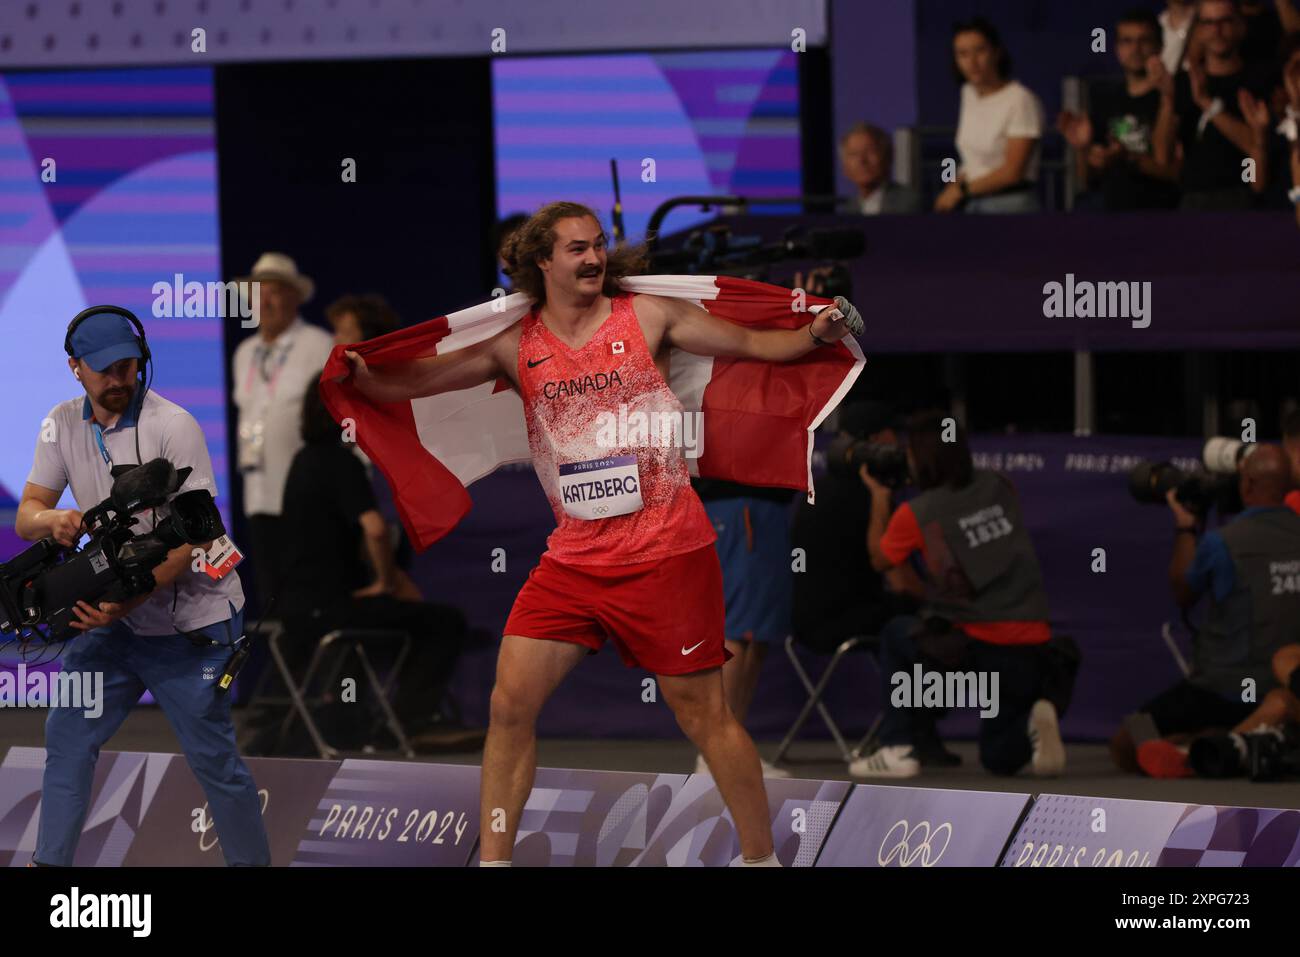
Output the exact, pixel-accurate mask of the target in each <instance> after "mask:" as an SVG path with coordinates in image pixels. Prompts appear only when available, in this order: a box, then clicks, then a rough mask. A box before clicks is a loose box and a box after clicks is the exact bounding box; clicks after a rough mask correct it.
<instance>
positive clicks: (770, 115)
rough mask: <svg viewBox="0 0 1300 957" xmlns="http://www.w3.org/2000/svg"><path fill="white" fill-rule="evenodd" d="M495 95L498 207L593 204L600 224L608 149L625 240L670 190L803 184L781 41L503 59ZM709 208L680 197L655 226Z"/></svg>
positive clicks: (793, 63) (682, 221)
mask: <svg viewBox="0 0 1300 957" xmlns="http://www.w3.org/2000/svg"><path fill="white" fill-rule="evenodd" d="M492 100H493V110H494V123H495V141H496V176H497V212H498V213H499V214H500V215H503V216H504V215H508V214H510V213H514V212H531V211H533V210H535V209H537V208H538V207H539V206H542V205H543V204H545V203H549V202H553V201H555V200H560V199H566V200H572V201H576V202H580V203H585V204H587V205H588V206H591V207H592V208H593V209H595V210H596V211H597V212H598V213H599V214H600V215H601V219H602V222H603V223H604V224H605V226H606V228H609V226H610V225H611V223H610V211H611V209H612V207H613V202H614V195H613V185H612V181H611V178H610V169H609V161H610V159H611V158H613V159H616V160H617V161H618V170H619V182H620V186H621V189H622V201H623V218H624V224H625V229H626V233H627V237H628V238H629V239H631V240H639V239H641V238H642V237H643V236H644V234H645V227H646V222H647V221H648V220H649V218H650V214H651V213H652V212H653V211H654V209H655V207H656V206H658V205H659V204H660V203H662V202H663V201H664V200H666V199H670V198H671V197H674V196H682V195H686V194H692V195H709V194H713V195H716V194H723V193H740V194H744V195H747V196H789V195H792V194H796V193H799V192H800V189H801V183H802V173H801V167H800V160H799V155H800V154H799V150H800V137H799V82H798V68H797V60H796V54H794V53H792V52H791V51H789V50H780V49H776V50H738V51H712V52H691V53H659V54H639V53H629V54H616V55H610V56H566V57H527V58H520V59H500V60H497V61H495V62H494V63H493V67H492ZM651 164H653V165H651ZM710 217H711V214H710V215H705V214H702V213H698V212H697V211H695V210H692V209H686V208H683V209H681V210H680V211H678V212H675V213H673V214H672V215H670V216H669V217H668V220H667V221H666V223H665V226H664V229H665V230H669V229H682V228H685V227H687V226H690V225H692V224H693V223H696V222H702V221H704V220H705V219H707V218H710Z"/></svg>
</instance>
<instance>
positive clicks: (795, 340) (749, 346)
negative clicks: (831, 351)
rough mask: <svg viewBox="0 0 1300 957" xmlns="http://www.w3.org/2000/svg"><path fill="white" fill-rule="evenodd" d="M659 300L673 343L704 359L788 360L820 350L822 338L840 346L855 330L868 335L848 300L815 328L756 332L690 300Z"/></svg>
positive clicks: (821, 317)
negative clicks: (712, 357) (709, 357)
mask: <svg viewBox="0 0 1300 957" xmlns="http://www.w3.org/2000/svg"><path fill="white" fill-rule="evenodd" d="M653 298H654V299H655V305H656V307H658V308H659V309H660V310H661V315H662V319H663V323H664V335H665V336H666V337H667V339H668V342H669V343H670V344H671V345H673V346H676V347H677V348H679V349H684V350H686V351H687V352H691V353H694V354H695V355H700V356H733V357H736V358H741V359H760V360H763V361H765V362H788V361H790V360H791V359H798V358H799V357H800V356H802V355H807V354H808V353H809V352H812V351H813V350H814V349H816V348H817V347H818V342H817V339H820V340H822V342H824V343H828V342H835V341H837V340H839V339H842V338H844V337H845V336H846V335H848V334H849V333H850V332H853V333H854V334H861V332H862V317H861V316H859V315H858V311H857V310H856V309H854V308H853V306H852V305H851V304H850V303H849V302H848V300H846V299H844V298H842V297H841V298H839V299H837V300H836V305H835V306H828V307H826V308H825V309H823V310H822V311H821V312H819V313H817V315H816V316H815V317H814V318H813V321H812V324H811V325H809V326H804V327H802V328H799V329H750V328H747V327H745V326H741V325H737V324H736V323H734V322H728V321H727V320H725V319H719V318H718V317H717V316H713V315H710V314H709V313H708V312H707V311H705V310H704V309H702V308H701V307H700V306H697V305H695V304H694V303H692V302H687V301H686V300H684V299H671V298H668V297H661V296H655V297H653ZM813 336H816V337H817V339H814V338H813Z"/></svg>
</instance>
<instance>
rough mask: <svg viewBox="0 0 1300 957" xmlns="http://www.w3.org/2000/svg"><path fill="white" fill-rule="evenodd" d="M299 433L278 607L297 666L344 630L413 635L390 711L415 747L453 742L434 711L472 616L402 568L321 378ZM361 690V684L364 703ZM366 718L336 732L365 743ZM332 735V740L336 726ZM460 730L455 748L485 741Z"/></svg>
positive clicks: (360, 715) (308, 398)
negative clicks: (420, 587) (423, 594)
mask: <svg viewBox="0 0 1300 957" xmlns="http://www.w3.org/2000/svg"><path fill="white" fill-rule="evenodd" d="M302 437H303V440H304V442H305V444H304V446H303V447H302V448H301V449H300V450H299V451H298V453H297V455H295V456H294V460H293V464H292V465H291V466H290V468H289V475H288V478H287V480H286V482H285V490H284V507H283V511H282V513H281V528H282V530H283V532H284V536H285V540H284V542H283V543H282V546H281V549H282V555H283V559H284V565H283V567H282V568H281V576H282V577H281V579H280V581H281V589H280V595H279V598H278V600H277V603H276V614H277V615H278V616H279V617H281V618H282V619H283V621H284V623H285V627H286V629H287V631H288V634H289V643H288V644H289V647H290V651H291V655H290V657H291V659H292V660H291V662H290V665H291V667H295V666H296V667H295V671H297V669H300V668H301V667H302V666H303V665H305V662H306V660H307V659H308V658H309V657H310V654H311V652H312V649H314V648H315V645H316V641H317V639H319V638H320V637H321V636H322V635H324V634H326V633H327V632H329V631H332V630H334V629H337V628H374V629H392V630H397V631H405V632H407V633H408V634H409V635H410V636H411V650H410V656H409V658H408V659H407V662H406V665H405V667H404V668H403V669H402V671H401V674H400V676H399V678H398V683H397V697H396V700H395V701H394V704H393V708H394V710H395V711H396V712H397V716H398V718H399V719H400V720H401V721H402V723H403V725H404V726H405V728H406V730H407V731H408V733H409V734H410V735H411V739H412V744H413V746H414V747H416V749H417V750H437V749H439V748H440V747H446V746H452V745H453V742H450V741H448V740H446V736H445V735H443V734H441V733H439V734H438V735H434V734H433V731H434V718H435V713H436V711H437V708H438V704H439V702H440V700H441V697H442V693H443V687H444V685H445V684H446V681H447V680H448V678H449V677H450V676H451V672H452V669H453V668H454V666H455V663H456V660H457V658H458V657H459V654H460V652H461V650H462V648H463V647H464V646H465V644H466V642H467V641H468V635H467V631H468V629H467V626H466V621H465V616H464V615H463V614H462V613H461V612H460V610H459V609H456V608H453V607H451V606H449V605H438V604H431V603H429V602H424V601H421V600H420V596H419V594H418V592H414V593H413V590H414V586H413V585H412V584H411V582H410V580H409V578H407V577H406V576H404V575H403V574H401V572H400V571H399V570H398V568H397V565H396V562H395V561H394V556H393V542H392V539H391V538H390V535H389V526H388V523H387V522H386V521H384V518H383V516H382V515H381V514H380V512H379V509H378V506H377V504H376V500H375V494H374V489H373V488H372V486H371V483H370V479H369V477H368V476H367V475H366V470H365V466H364V465H362V464H361V460H360V459H359V458H358V457H357V455H356V454H355V453H354V452H353V451H352V449H351V448H350V447H348V446H345V445H343V443H342V441H341V438H342V434H341V430H340V428H339V426H338V425H337V424H335V422H334V420H333V419H331V418H330V415H329V412H328V411H326V409H325V405H324V403H323V402H322V401H321V399H320V395H319V392H318V391H317V387H316V383H315V381H314V380H313V382H312V385H311V386H309V387H308V389H307V393H306V395H305V396H304V399H303V413H302ZM363 549H364V554H365V555H366V556H368V558H369V567H368V566H367V563H366V561H365V560H363V557H362V556H363ZM361 693H362V692H361V686H360V685H359V686H358V701H360V700H361ZM335 710H336V711H338V712H339V713H340V714H341V713H342V712H343V709H335ZM348 713H349V714H350V713H351V710H350V708H349V709H348ZM369 720H370V717H369V715H365V714H364V712H363V711H361V710H358V711H357V712H356V718H354V719H352V720H351V721H350V722H348V723H347V724H348V726H347V727H343V728H340V729H337V733H338V734H341V735H342V736H344V737H345V738H346V737H347V736H348V735H349V734H359V735H361V736H362V740H360V741H359V742H358V743H366V740H364V738H365V735H366V733H367V730H368V729H367V728H366V727H365V725H366V724H368V723H369ZM422 736H423V737H427V738H429V740H428V741H427V742H425V744H427V745H428V747H427V748H426V747H422V746H421V738H422ZM326 737H327V738H331V740H332V741H333V740H334V738H333V737H332V736H331V734H330V733H326ZM463 737H464V738H465V740H464V741H457V742H455V743H454V744H455V746H460V745H471V744H474V743H479V744H481V742H482V732H481V731H478V732H475V733H474V734H470V735H464V736H463ZM336 743H340V744H341V745H342V746H344V747H347V746H348V744H347V743H346V742H336Z"/></svg>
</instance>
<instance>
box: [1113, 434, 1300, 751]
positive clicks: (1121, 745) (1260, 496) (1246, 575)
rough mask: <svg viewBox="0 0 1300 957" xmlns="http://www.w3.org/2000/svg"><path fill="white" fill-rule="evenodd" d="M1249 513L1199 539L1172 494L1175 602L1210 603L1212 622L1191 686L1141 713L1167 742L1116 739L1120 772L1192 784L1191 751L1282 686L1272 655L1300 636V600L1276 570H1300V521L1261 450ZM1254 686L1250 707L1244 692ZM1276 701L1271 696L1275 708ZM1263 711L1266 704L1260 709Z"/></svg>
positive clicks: (1249, 462)
mask: <svg viewBox="0 0 1300 957" xmlns="http://www.w3.org/2000/svg"><path fill="white" fill-rule="evenodd" d="M1239 470H1240V480H1239V486H1240V489H1241V500H1242V503H1243V504H1244V505H1245V506H1246V508H1245V510H1244V511H1242V512H1241V514H1239V515H1238V516H1236V517H1235V518H1234V519H1232V521H1230V522H1228V523H1227V524H1226V525H1223V526H1221V527H1220V528H1218V529H1215V530H1212V531H1209V532H1206V533H1205V534H1204V535H1202V536H1200V539H1199V541H1198V539H1197V536H1198V534H1199V531H1200V523H1199V520H1198V519H1197V516H1196V515H1195V514H1193V513H1192V512H1190V511H1188V509H1187V508H1186V507H1184V506H1183V505H1182V504H1181V503H1180V502H1179V501H1178V499H1177V497H1176V493H1175V491H1174V490H1172V489H1171V490H1170V491H1169V492H1168V494H1167V495H1166V500H1167V501H1168V502H1169V508H1170V510H1171V511H1172V512H1173V515H1174V529H1175V531H1174V549H1173V556H1172V558H1171V559H1170V562H1169V582H1170V586H1171V587H1172V589H1173V593H1174V599H1175V600H1176V601H1177V602H1178V604H1179V605H1180V606H1181V607H1183V608H1191V607H1192V606H1193V605H1194V604H1196V602H1197V601H1199V600H1200V598H1201V597H1202V596H1203V595H1206V594H1208V595H1209V598H1210V608H1209V612H1208V614H1207V616H1206V620H1205V623H1204V624H1203V625H1202V626H1201V627H1200V628H1199V629H1197V631H1196V635H1195V637H1194V638H1193V640H1192V672H1191V675H1190V676H1189V677H1187V678H1186V679H1184V680H1183V681H1180V682H1179V683H1178V684H1176V685H1174V686H1173V687H1172V688H1170V689H1168V690H1167V691H1164V692H1163V693H1161V694H1159V695H1157V696H1156V697H1155V698H1153V699H1152V700H1150V701H1148V702H1147V703H1146V704H1144V705H1143V706H1142V707H1141V708H1140V709H1139V711H1140V712H1142V713H1145V714H1147V715H1149V716H1150V717H1151V720H1152V722H1153V723H1154V724H1155V729H1156V732H1157V733H1158V734H1159V736H1160V737H1158V738H1156V739H1154V740H1151V741H1146V742H1143V743H1142V744H1141V745H1140V746H1139V745H1138V744H1137V743H1136V742H1135V741H1134V740H1133V737H1132V735H1131V734H1130V732H1129V731H1128V730H1126V729H1121V730H1120V731H1119V732H1118V733H1117V734H1116V735H1115V736H1114V737H1113V738H1112V739H1111V756H1112V758H1113V759H1114V761H1115V763H1116V764H1117V765H1118V766H1119V767H1120V768H1121V769H1123V770H1127V771H1136V770H1137V769H1138V768H1139V767H1140V768H1141V769H1142V770H1143V771H1145V772H1146V773H1147V774H1149V775H1151V776H1152V777H1187V776H1189V775H1191V774H1192V773H1194V772H1193V771H1192V769H1191V767H1190V766H1189V764H1188V761H1187V747H1186V745H1187V743H1188V742H1189V741H1190V739H1191V738H1192V737H1193V736H1196V735H1199V734H1202V733H1205V732H1207V731H1212V730H1213V731H1224V730H1228V729H1246V728H1248V727H1249V726H1250V724H1251V722H1250V720H1249V719H1250V718H1251V716H1252V714H1253V713H1254V712H1256V710H1257V705H1256V701H1261V702H1267V701H1269V700H1270V699H1269V697H1268V693H1269V692H1270V691H1272V690H1273V689H1274V688H1276V687H1277V681H1276V680H1275V675H1274V671H1273V659H1274V657H1275V655H1276V654H1277V653H1278V652H1279V651H1280V650H1281V649H1282V648H1283V647H1284V646H1286V645H1287V644H1292V643H1295V642H1296V641H1297V638H1298V637H1300V592H1297V591H1296V590H1294V589H1293V588H1287V587H1280V586H1279V581H1283V580H1289V576H1290V573H1289V572H1286V573H1283V574H1281V575H1279V574H1278V573H1277V571H1276V570H1275V569H1274V568H1272V567H1271V566H1276V565H1287V564H1288V563H1291V562H1300V515H1297V514H1296V513H1295V512H1293V511H1292V510H1291V509H1289V508H1287V507H1286V505H1285V498H1286V493H1287V490H1288V489H1289V488H1290V469H1289V466H1288V463H1287V459H1286V456H1285V455H1284V454H1283V452H1282V450H1281V449H1280V448H1279V447H1278V446H1276V445H1260V446H1259V447H1258V448H1256V449H1255V451H1254V452H1252V453H1251V454H1250V455H1248V456H1246V457H1245V458H1244V459H1242V460H1241V464H1240V466H1239ZM1247 679H1249V680H1250V681H1252V682H1253V687H1254V691H1255V694H1254V695H1251V696H1250V700H1249V701H1247V700H1244V698H1245V697H1246V696H1245V695H1244V694H1243V691H1244V690H1245V688H1246V687H1247V685H1246V681H1247ZM1275 699H1276V696H1274V700H1275ZM1262 706H1263V705H1262V704H1261V705H1260V707H1262Z"/></svg>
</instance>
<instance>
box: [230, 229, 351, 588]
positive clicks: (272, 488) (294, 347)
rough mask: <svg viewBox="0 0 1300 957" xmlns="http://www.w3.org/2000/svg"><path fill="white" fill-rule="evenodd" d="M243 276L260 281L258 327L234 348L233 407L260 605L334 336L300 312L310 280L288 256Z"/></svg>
mask: <svg viewBox="0 0 1300 957" xmlns="http://www.w3.org/2000/svg"><path fill="white" fill-rule="evenodd" d="M242 281H245V282H247V281H253V282H256V283H257V284H258V287H257V288H258V291H259V296H258V298H257V302H258V309H257V312H256V313H255V314H254V315H255V316H256V317H257V333H256V334H255V335H253V336H250V337H249V338H247V339H245V340H244V341H243V342H241V343H240V344H239V346H238V347H237V348H236V349H235V357H234V388H233V390H232V394H233V395H234V397H235V405H236V406H237V407H238V409H239V436H238V438H239V441H238V450H239V460H238V461H239V470H240V472H241V473H242V474H243V477H244V514H245V515H246V516H247V517H248V523H249V534H250V536H251V539H250V542H249V544H250V546H251V548H250V554H249V556H248V557H249V558H250V559H251V561H252V565H253V572H254V581H255V582H256V584H257V594H258V599H259V602H260V604H261V607H262V608H263V609H265V608H266V605H267V602H269V601H270V599H271V597H272V596H273V595H275V593H276V591H277V585H278V580H279V540H278V535H279V529H278V526H279V519H280V508H281V498H282V496H283V494H284V483H285V479H286V478H287V477H288V475H289V465H290V463H291V462H292V461H293V457H294V454H295V453H296V452H297V451H298V449H299V448H300V447H301V446H302V436H301V433H300V431H299V424H300V422H301V421H302V396H303V392H304V391H305V390H306V388H307V385H308V383H309V382H310V381H312V380H314V379H315V377H316V376H317V375H318V374H319V373H320V369H321V367H322V366H323V365H325V360H326V359H327V358H328V357H329V354H330V349H331V348H332V347H333V345H334V340H333V337H332V336H331V335H330V334H329V333H328V332H326V331H325V330H324V329H320V328H317V327H316V326H311V325H308V324H307V323H306V322H304V321H303V320H302V317H301V316H299V315H298V309H299V308H300V307H301V306H302V304H303V303H305V302H307V301H308V300H310V299H311V297H312V293H313V292H314V291H315V285H314V284H313V283H312V281H311V280H310V279H309V278H307V277H306V276H304V275H302V274H301V273H299V272H298V266H297V264H296V263H295V262H294V261H293V260H292V259H290V258H289V257H288V256H286V255H284V254H283V253H265V254H263V255H262V256H261V257H260V258H259V259H258V260H257V262H256V263H255V264H254V265H253V269H252V272H251V274H250V275H248V276H246V277H243V280H242Z"/></svg>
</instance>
